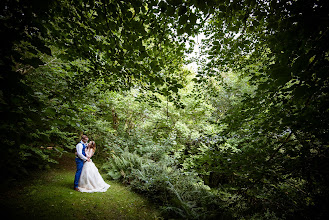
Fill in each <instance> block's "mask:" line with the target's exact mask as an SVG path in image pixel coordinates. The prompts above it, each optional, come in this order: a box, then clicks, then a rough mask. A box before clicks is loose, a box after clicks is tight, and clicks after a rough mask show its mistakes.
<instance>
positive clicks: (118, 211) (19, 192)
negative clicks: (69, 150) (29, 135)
mask: <svg viewBox="0 0 329 220" xmlns="http://www.w3.org/2000/svg"><path fill="white" fill-rule="evenodd" d="M96 165H97V163H96ZM75 168H76V167H75V162H74V156H73V155H71V154H70V155H69V154H65V155H64V156H63V157H62V158H61V159H60V160H59V164H57V165H55V166H54V167H52V168H50V169H49V170H47V171H40V172H38V173H33V174H32V175H30V176H29V178H28V179H24V180H23V181H13V182H12V183H11V184H10V185H8V184H7V185H6V186H1V191H0V206H1V207H2V208H1V209H2V210H3V212H2V213H1V214H2V216H6V218H7V219H57V220H58V219H60V220H64V219H65V220H66V219H75V220H79V219H120V220H122V219H162V218H161V217H160V216H161V215H160V212H159V211H158V210H157V208H156V207H155V206H154V205H152V204H151V203H150V202H149V201H147V199H145V198H144V197H142V196H140V195H138V194H136V193H134V192H132V191H131V190H130V189H129V187H125V186H123V185H122V184H120V183H117V182H114V181H109V180H106V179H105V181H106V182H107V183H109V184H110V185H111V187H110V188H109V189H108V191H107V192H105V193H80V192H76V191H74V190H73V188H72V184H73V180H74V174H75ZM103 177H104V176H103Z"/></svg>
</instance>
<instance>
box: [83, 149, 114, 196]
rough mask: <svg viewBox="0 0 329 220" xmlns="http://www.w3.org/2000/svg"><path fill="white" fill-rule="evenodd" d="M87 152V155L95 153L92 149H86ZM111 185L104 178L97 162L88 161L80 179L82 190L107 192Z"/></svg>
mask: <svg viewBox="0 0 329 220" xmlns="http://www.w3.org/2000/svg"><path fill="white" fill-rule="evenodd" d="M85 152H86V156H87V157H92V156H93V154H94V151H93V150H92V149H86V151H85ZM109 187H110V185H109V184H107V183H106V182H105V181H104V180H103V178H102V176H101V174H100V173H99V172H98V169H97V167H96V166H95V164H94V163H93V162H92V161H91V160H90V162H88V161H86V162H85V163H84V164H83V168H82V171H81V176H80V180H79V187H78V188H79V190H80V192H89V193H92V192H106V191H107V189H108V188H109Z"/></svg>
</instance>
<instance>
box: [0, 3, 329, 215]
mask: <svg viewBox="0 0 329 220" xmlns="http://www.w3.org/2000/svg"><path fill="white" fill-rule="evenodd" d="M0 5H1V12H0V13H1V14H0V19H1V22H0V35H1V38H2V40H1V50H0V53H1V62H0V68H1V78H0V81H1V93H0V103H1V114H2V122H1V127H0V128H1V132H0V136H1V137H0V138H1V143H2V144H1V149H2V159H1V160H0V163H1V167H6V171H5V172H4V173H2V174H1V175H2V177H1V180H2V181H9V182H10V181H14V180H15V179H17V178H19V177H21V176H22V175H26V174H28V172H29V171H30V170H32V169H35V168H41V169H45V168H47V167H49V164H50V163H56V157H57V156H60V155H61V154H63V153H64V152H67V151H68V152H72V153H73V152H74V147H75V144H76V142H77V141H78V140H79V137H80V136H81V135H82V134H83V133H84V134H87V135H88V136H89V137H90V139H92V140H95V141H96V143H97V153H96V155H95V156H96V157H97V158H98V159H99V160H102V161H103V167H102V169H103V170H104V171H105V172H106V174H107V176H108V178H112V179H115V180H118V181H121V182H123V183H125V184H127V185H129V186H130V187H131V188H132V189H134V190H135V191H136V192H139V193H141V194H142V195H145V196H147V197H148V198H150V199H151V200H154V201H155V202H156V203H157V204H158V205H159V206H161V207H162V211H163V216H165V217H166V218H176V219H179V218H181V219H219V218H220V219H323V218H325V217H326V216H328V209H327V207H328V206H329V199H328V198H329V192H328V187H327V186H328V182H329V179H328V178H329V172H328V171H329V145H328V124H329V122H328V103H329V102H328V101H329V100H328V98H329V97H328V94H329V91H328V88H329V85H328V70H329V57H328V52H329V40H328V39H329V37H328V35H329V22H328V20H329V1H326V0H298V1H294V0H282V1H266V0H258V1H256V0H242V1H235V0H231V1H228V0H205V1H198V0H176V1H174V0H167V1H162V0H127V1H119V0H99V1H97V0H89V1H87V0H75V1H70V0H57V1H55V0H54V1H46V0H43V1H38V0H30V1H27V0H26V1H24V0H22V1H18V0H2V1H1V3H0ZM200 34H202V35H204V39H203V40H202V43H201V44H200V53H199V55H198V56H197V57H195V59H194V60H193V59H192V60H189V59H187V55H186V54H188V53H191V52H192V50H193V48H194V43H195V42H193V40H191V37H193V36H198V35H200ZM199 43H200V42H199ZM187 45H188V46H187ZM189 62H197V63H198V66H199V68H198V71H196V72H194V71H191V70H189V69H186V68H185V67H184V66H185V65H186V64H188V63H189ZM49 147H52V148H51V149H49Z"/></svg>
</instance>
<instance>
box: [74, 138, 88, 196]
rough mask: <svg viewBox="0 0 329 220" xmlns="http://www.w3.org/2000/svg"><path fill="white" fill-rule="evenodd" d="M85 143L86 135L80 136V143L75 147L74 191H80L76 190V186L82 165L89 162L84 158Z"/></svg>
mask: <svg viewBox="0 0 329 220" xmlns="http://www.w3.org/2000/svg"><path fill="white" fill-rule="evenodd" d="M87 142H88V137H87V135H82V137H81V141H80V142H79V143H78V144H77V146H76V149H77V156H76V157H75V162H76V164H77V172H76V173H75V178H74V190H76V191H80V190H79V188H78V185H79V179H80V176H81V171H82V167H83V163H84V162H85V161H88V162H89V161H90V159H89V158H87V157H86V153H85V149H86V147H87Z"/></svg>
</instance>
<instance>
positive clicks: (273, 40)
mask: <svg viewBox="0 0 329 220" xmlns="http://www.w3.org/2000/svg"><path fill="white" fill-rule="evenodd" d="M207 2H208V1H207ZM209 2H213V1H209ZM213 3H214V4H215V2H213ZM327 19H328V2H326V1H252V0H251V1H230V2H228V1H219V2H216V4H215V12H214V14H213V16H212V17H211V18H210V20H209V24H208V26H207V30H206V33H207V34H208V36H209V37H208V39H206V40H205V43H206V45H210V47H209V48H208V49H207V53H208V59H209V62H208V63H207V64H206V65H205V67H204V71H203V72H202V71H201V72H200V74H199V78H200V79H201V80H202V79H205V78H204V77H203V78H202V76H203V75H206V76H207V75H209V76H211V75H219V73H220V72H221V71H224V72H225V71H227V70H232V71H234V72H239V73H241V75H245V76H249V77H250V82H251V83H252V84H253V85H255V86H256V91H255V93H254V94H252V95H250V94H246V95H244V96H242V100H241V104H238V105H235V106H234V107H233V108H230V109H229V110H228V112H227V113H226V115H225V118H224V120H222V122H221V123H225V125H227V129H225V132H223V133H221V135H222V138H220V139H219V140H218V141H217V143H214V144H213V148H212V150H210V151H209V152H208V153H207V155H206V156H205V157H204V163H206V164H209V165H210V167H211V168H209V170H211V171H214V172H216V173H218V174H220V175H221V178H222V184H225V183H228V184H230V186H235V187H237V188H238V189H239V191H238V194H239V195H243V197H244V198H246V199H248V201H249V202H251V204H253V208H252V209H254V210H257V209H258V208H257V207H259V208H260V207H263V209H266V207H271V209H272V210H274V211H275V212H277V213H280V215H286V216H294V217H297V216H298V218H310V217H311V216H313V215H316V216H317V218H322V217H323V216H325V215H326V211H325V209H324V208H323V207H324V205H325V204H326V205H327V204H328V199H327V198H328V190H327V187H326V184H327V182H328V178H327V177H328V175H327V170H328V169H326V167H328V160H327V159H328V156H329V152H328V148H327V145H328V140H327V139H326V138H325V136H326V134H327V133H328V117H326V116H325V115H326V112H327V110H328V105H327V103H328V102H327V101H328V95H327V94H328V77H327V76H326V75H325V73H326V72H328V61H329V60H328V49H329V48H328V43H327V38H328V22H326V21H327ZM255 64H256V65H255ZM209 159H210V160H209ZM211 161H212V162H211ZM260 195H265V196H264V197H263V196H260ZM267 199H268V200H269V203H267V202H265V201H266V200H267ZM295 204H296V205H295ZM260 209H261V208H260ZM249 211H250V210H249ZM245 214H246V213H245ZM313 217H314V216H313Z"/></svg>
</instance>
